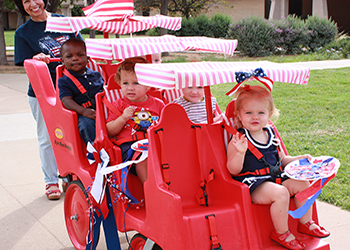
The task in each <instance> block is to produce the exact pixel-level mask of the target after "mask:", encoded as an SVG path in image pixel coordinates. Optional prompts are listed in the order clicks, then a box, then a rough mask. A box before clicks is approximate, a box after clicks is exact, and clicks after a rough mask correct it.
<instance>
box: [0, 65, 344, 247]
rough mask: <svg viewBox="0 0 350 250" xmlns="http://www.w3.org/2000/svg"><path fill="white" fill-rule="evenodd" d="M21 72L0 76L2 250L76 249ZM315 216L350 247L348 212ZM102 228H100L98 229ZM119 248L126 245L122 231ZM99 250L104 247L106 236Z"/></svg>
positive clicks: (323, 209) (329, 210) (325, 210)
mask: <svg viewBox="0 0 350 250" xmlns="http://www.w3.org/2000/svg"><path fill="white" fill-rule="evenodd" d="M297 65H303V66H305V65H307V66H309V67H310V68H311V69H322V68H338V67H350V60H342V61H333V62H330V61H327V62H310V63H298V64H297ZM27 84H28V79H27V76H26V75H25V74H17V75H15V74H12V75H11V74H2V75H0V128H1V129H0V142H1V143H0V152H1V167H0V250H8V249H14V250H17V249H18V250H22V249H36V250H46V249H50V250H60V249H74V247H73V246H72V244H71V242H70V240H69V237H68V235H67V231H66V227H65V223H64V213H63V201H64V199H63V198H61V200H59V201H48V200H47V199H46V196H44V192H45V190H44V186H45V183H44V181H43V174H42V172H41V169H40V158H39V153H38V144H37V139H36V132H35V122H34V119H33V118H32V115H31V112H30V108H29V105H28V103H27V95H26V91H27ZM317 205H318V211H319V219H320V222H321V224H322V225H324V226H325V227H326V228H327V229H328V230H329V231H331V233H332V234H331V236H330V237H328V238H327V239H326V241H327V242H329V243H330V244H331V248H332V249H334V250H346V249H349V246H350V237H349V235H350V213H349V212H346V211H344V210H341V209H339V208H337V207H335V206H332V205H329V204H327V203H324V202H317ZM102 231H103V230H102ZM121 241H122V243H123V245H122V247H123V249H127V245H126V243H125V237H124V236H123V235H121ZM97 249H106V245H105V241H104V237H101V238H100V243H99V245H98V248H97Z"/></svg>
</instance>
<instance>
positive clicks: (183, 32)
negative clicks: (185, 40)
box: [146, 14, 232, 37]
mask: <svg viewBox="0 0 350 250" xmlns="http://www.w3.org/2000/svg"><path fill="white" fill-rule="evenodd" d="M231 22H232V21H231V19H230V17H228V16H224V15H222V14H216V15H215V16H213V17H212V18H211V19H209V18H208V17H207V16H204V15H203V16H198V17H195V18H182V22H181V29H180V30H177V31H173V30H168V34H170V35H175V36H206V37H226V36H227V34H228V28H229V25H230V23H231ZM146 34H147V35H148V36H159V35H160V29H159V28H154V29H151V30H149V31H147V33H146Z"/></svg>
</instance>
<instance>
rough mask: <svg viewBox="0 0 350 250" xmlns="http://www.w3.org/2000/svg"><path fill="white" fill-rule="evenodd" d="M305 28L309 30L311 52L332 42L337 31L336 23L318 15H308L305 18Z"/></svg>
mask: <svg viewBox="0 0 350 250" xmlns="http://www.w3.org/2000/svg"><path fill="white" fill-rule="evenodd" d="M305 28H306V29H307V30H308V32H309V35H310V42H309V48H310V49H311V51H313V52H315V51H316V50H317V49H318V48H320V47H324V46H325V45H326V44H328V43H330V42H332V41H333V39H334V38H335V36H336V34H337V33H338V28H337V24H336V23H335V22H334V21H332V20H330V19H327V18H321V17H318V16H309V17H308V18H307V19H306V20H305Z"/></svg>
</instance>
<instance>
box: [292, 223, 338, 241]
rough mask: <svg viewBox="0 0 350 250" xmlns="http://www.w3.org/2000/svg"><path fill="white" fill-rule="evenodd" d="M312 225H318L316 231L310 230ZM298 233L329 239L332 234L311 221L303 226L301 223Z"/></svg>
mask: <svg viewBox="0 0 350 250" xmlns="http://www.w3.org/2000/svg"><path fill="white" fill-rule="evenodd" d="M312 224H315V225H317V227H316V228H315V229H312V230H311V229H310V226H311V225H312ZM298 232H299V233H302V234H307V235H310V236H313V237H317V238H325V237H328V236H329V235H330V234H331V233H330V232H328V231H327V230H326V229H325V228H324V227H321V226H320V225H318V224H316V222H314V221H313V220H309V221H308V222H306V223H305V224H301V223H300V221H299V223H298Z"/></svg>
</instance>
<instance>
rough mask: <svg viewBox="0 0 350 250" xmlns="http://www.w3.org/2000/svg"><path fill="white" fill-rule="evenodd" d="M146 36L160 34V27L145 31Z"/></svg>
mask: <svg viewBox="0 0 350 250" xmlns="http://www.w3.org/2000/svg"><path fill="white" fill-rule="evenodd" d="M146 35H147V36H160V28H159V27H156V28H153V29H150V30H148V31H147V32H146Z"/></svg>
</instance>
